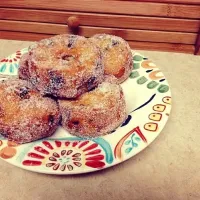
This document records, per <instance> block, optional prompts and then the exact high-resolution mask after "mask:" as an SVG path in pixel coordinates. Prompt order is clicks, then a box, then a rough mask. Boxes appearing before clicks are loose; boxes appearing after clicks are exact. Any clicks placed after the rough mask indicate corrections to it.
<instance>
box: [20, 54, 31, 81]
mask: <svg viewBox="0 0 200 200" xmlns="http://www.w3.org/2000/svg"><path fill="white" fill-rule="evenodd" d="M28 63H29V54H28V53H25V54H23V55H22V57H21V59H20V61H19V68H18V76H19V78H20V79H23V80H29V78H30V73H29V67H28Z"/></svg>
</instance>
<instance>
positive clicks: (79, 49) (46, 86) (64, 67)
mask: <svg viewBox="0 0 200 200" xmlns="http://www.w3.org/2000/svg"><path fill="white" fill-rule="evenodd" d="M29 54H30V57H31V58H30V62H29V69H30V73H31V82H32V83H33V84H34V85H35V86H36V87H37V89H38V90H40V91H41V92H42V93H43V94H50V95H53V96H56V97H64V98H75V97H77V96H79V95H81V94H82V93H84V92H87V91H89V90H91V89H93V88H94V87H95V86H97V85H98V84H99V83H101V82H102V79H103V73H104V67H103V65H102V61H101V53H100V51H99V49H98V47H97V46H96V45H94V44H93V43H92V42H90V41H89V40H88V39H86V38H85V37H82V36H75V35H67V34H66V35H58V36H55V37H52V38H49V39H45V40H42V41H40V42H39V43H37V44H36V45H34V46H33V47H31V48H30V50H29Z"/></svg>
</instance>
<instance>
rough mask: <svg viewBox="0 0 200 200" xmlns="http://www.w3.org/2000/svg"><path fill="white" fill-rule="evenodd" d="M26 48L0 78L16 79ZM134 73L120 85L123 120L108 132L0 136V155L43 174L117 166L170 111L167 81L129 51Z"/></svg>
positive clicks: (0, 65) (0, 67) (0, 70)
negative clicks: (23, 140)
mask: <svg viewBox="0 0 200 200" xmlns="http://www.w3.org/2000/svg"><path fill="white" fill-rule="evenodd" d="M26 52H27V48H26V49H23V50H21V51H17V52H16V53H14V54H12V55H11V56H9V57H7V58H5V59H3V60H2V61H1V62H0V76H1V78H4V77H6V75H17V73H18V63H19V59H20V57H21V55H22V54H24V53H26ZM133 60H134V65H133V70H132V72H131V74H130V77H129V78H128V79H127V80H126V81H125V82H124V83H123V84H122V88H123V90H124V93H125V98H126V103H127V113H128V117H127V119H126V120H125V121H124V123H123V124H122V125H121V126H120V127H118V128H117V129H116V130H114V131H113V132H112V133H111V134H109V135H106V136H103V137H99V138H95V139H91V140H86V139H82V138H78V137H74V136H73V135H70V134H69V133H68V132H66V131H65V130H64V129H62V127H59V128H58V130H57V131H56V133H55V134H54V135H53V136H52V137H49V138H45V139H42V140H39V141H36V142H32V143H28V144H23V145H17V144H15V143H14V142H8V141H7V140H6V139H5V138H3V137H1V138H0V157H1V159H3V160H5V161H7V162H8V163H10V164H12V165H15V166H18V167H20V168H23V169H26V170H30V171H34V172H40V173H46V174H60V175H64V174H79V173H86V172H93V171H97V170H100V169H105V168H107V167H111V166H113V165H116V164H118V163H121V162H123V161H125V160H127V159H129V158H131V157H133V156H134V155H136V154H137V153H138V152H140V151H141V150H143V149H144V148H146V147H147V146H148V145H149V144H150V143H151V142H152V141H153V140H154V139H155V138H156V137H157V136H158V135H159V134H160V133H161V131H162V129H163V127H164V126H165V124H166V123H167V120H168V118H169V114H170V110H171V92H170V89H169V85H168V83H167V80H166V79H165V77H164V75H163V74H162V72H161V71H160V70H159V69H158V68H157V67H156V65H155V64H154V63H153V62H152V61H151V60H149V59H148V58H146V57H144V56H142V55H140V54H138V53H134V52H133Z"/></svg>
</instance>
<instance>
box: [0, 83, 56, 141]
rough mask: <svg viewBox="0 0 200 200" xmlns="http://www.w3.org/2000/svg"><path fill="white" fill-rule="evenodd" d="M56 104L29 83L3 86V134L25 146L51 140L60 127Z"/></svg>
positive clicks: (0, 104)
mask: <svg viewBox="0 0 200 200" xmlns="http://www.w3.org/2000/svg"><path fill="white" fill-rule="evenodd" d="M59 121H60V112H59V108H58V105H57V103H56V102H55V101H54V100H53V99H50V98H47V97H42V96H41V94H40V93H39V92H38V91H37V90H35V89H33V88H32V86H31V85H29V83H28V82H26V81H25V80H20V79H8V80H4V81H1V82H0V134H1V135H3V136H5V137H7V138H8V140H10V141H14V142H16V143H19V144H22V143H27V142H32V141H35V140H38V139H41V138H44V137H48V136H51V135H52V134H53V133H54V132H55V130H56V129H57V127H58V124H59Z"/></svg>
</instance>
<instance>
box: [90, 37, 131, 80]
mask: <svg viewBox="0 0 200 200" xmlns="http://www.w3.org/2000/svg"><path fill="white" fill-rule="evenodd" d="M90 40H91V41H92V42H93V43H95V44H97V45H98V46H99V47H100V50H101V51H102V59H103V64H104V68H105V74H107V75H114V76H115V77H116V78H117V79H118V83H122V82H123V81H125V80H126V79H127V78H128V76H129V75H130V73H131V71H132V68H133V59H132V53H131V49H130V47H129V45H128V43H127V42H126V41H125V40H123V39H122V38H120V37H117V36H114V35H108V34H97V35H94V36H93V37H91V38H90Z"/></svg>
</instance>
